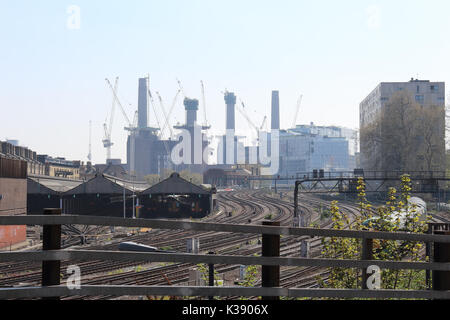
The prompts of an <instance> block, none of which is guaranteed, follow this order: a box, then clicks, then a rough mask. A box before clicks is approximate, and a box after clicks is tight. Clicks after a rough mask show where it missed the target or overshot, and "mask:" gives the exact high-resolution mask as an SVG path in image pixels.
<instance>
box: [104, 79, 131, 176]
mask: <svg viewBox="0 0 450 320" xmlns="http://www.w3.org/2000/svg"><path fill="white" fill-rule="evenodd" d="M117 79H118V78H116V81H117ZM105 80H106V83H107V84H108V86H109V87H110V89H111V90H112V92H113V97H114V100H113V101H114V105H115V103H117V104H118V105H119V107H120V110H121V111H122V115H123V117H124V118H125V121H126V124H127V126H126V127H125V128H124V129H125V130H126V131H128V132H129V133H130V138H131V139H130V149H131V150H130V173H132V172H133V171H134V153H135V140H136V132H137V130H138V128H137V119H138V116H137V114H138V111H136V112H135V114H134V118H133V122H131V121H130V118H128V116H127V113H126V112H125V109H124V107H123V106H122V103H121V102H120V100H119V97H118V96H117V88H113V86H112V84H111V82H110V81H109V79H105ZM109 159H110V158H109Z"/></svg>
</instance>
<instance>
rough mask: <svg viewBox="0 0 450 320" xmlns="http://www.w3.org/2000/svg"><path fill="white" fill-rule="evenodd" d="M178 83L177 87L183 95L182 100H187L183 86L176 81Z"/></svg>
mask: <svg viewBox="0 0 450 320" xmlns="http://www.w3.org/2000/svg"><path fill="white" fill-rule="evenodd" d="M177 82H178V86H179V87H180V91H181V93H182V94H183V97H184V98H187V96H186V93H185V92H184V89H183V86H182V85H181V81H180V80H179V79H177Z"/></svg>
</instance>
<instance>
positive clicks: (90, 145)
mask: <svg viewBox="0 0 450 320" xmlns="http://www.w3.org/2000/svg"><path fill="white" fill-rule="evenodd" d="M87 158H88V160H89V161H92V121H89V154H88V156H87Z"/></svg>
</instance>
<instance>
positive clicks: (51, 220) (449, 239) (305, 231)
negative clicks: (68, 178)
mask: <svg viewBox="0 0 450 320" xmlns="http://www.w3.org/2000/svg"><path fill="white" fill-rule="evenodd" d="M52 224H81V225H98V226H122V227H140V228H155V229H171V230H192V231H216V232H233V233H253V234H272V235H285V236H288V235H292V236H319V237H344V238H360V239H385V240H406V241H422V242H439V243H450V236H449V235H433V234H413V233H406V232H378V231H359V230H334V229H318V228H292V227H275V226H257V225H242V224H224V223H206V222H188V221H172V220H151V219H124V218H113V217H94V216H74V215H61V216H40V215H39V216H0V225H52Z"/></svg>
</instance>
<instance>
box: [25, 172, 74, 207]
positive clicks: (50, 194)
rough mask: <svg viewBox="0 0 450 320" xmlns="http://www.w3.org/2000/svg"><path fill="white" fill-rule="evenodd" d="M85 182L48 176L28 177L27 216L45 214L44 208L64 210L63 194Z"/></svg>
mask: <svg viewBox="0 0 450 320" xmlns="http://www.w3.org/2000/svg"><path fill="white" fill-rule="evenodd" d="M82 183H83V181H81V180H70V179H63V178H56V177H48V176H32V175H30V176H28V178H27V214H43V211H44V208H62V194H63V193H65V192H67V191H69V190H71V189H73V188H76V187H77V186H79V185H80V184H82Z"/></svg>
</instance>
